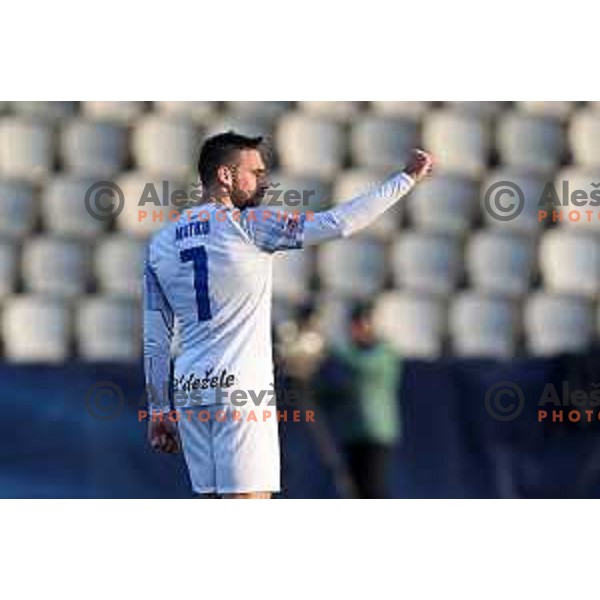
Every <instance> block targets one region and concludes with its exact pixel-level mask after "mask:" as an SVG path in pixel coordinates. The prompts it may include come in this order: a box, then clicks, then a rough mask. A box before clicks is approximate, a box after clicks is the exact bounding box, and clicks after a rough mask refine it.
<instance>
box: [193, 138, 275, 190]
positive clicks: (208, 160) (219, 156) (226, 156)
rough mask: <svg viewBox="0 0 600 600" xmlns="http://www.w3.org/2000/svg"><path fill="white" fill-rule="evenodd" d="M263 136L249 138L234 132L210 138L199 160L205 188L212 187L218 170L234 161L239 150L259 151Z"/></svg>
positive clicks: (199, 169) (201, 151)
mask: <svg viewBox="0 0 600 600" xmlns="http://www.w3.org/2000/svg"><path fill="white" fill-rule="evenodd" d="M262 143H263V138H262V136H258V137H247V136H245V135H241V134H239V133H235V132H234V131H227V132H226V133H219V134H218V135H214V136H213V137H210V138H208V139H207V140H206V141H205V142H204V145H203V146H202V149H201V150H200V157H199V158H198V175H200V181H201V182H202V185H203V186H209V185H211V184H212V183H213V182H214V180H215V177H216V175H217V169H218V168H219V167H220V166H221V165H223V164H227V163H229V162H230V161H232V160H233V159H234V156H235V153H236V152H238V151H239V150H259V149H260V146H261V144H262Z"/></svg>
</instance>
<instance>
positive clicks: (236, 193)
mask: <svg viewBox="0 0 600 600" xmlns="http://www.w3.org/2000/svg"><path fill="white" fill-rule="evenodd" d="M266 193H267V189H266V188H258V189H256V190H254V191H253V192H246V191H244V190H240V189H239V188H234V189H233V190H231V201H232V203H233V204H234V206H235V207H236V208H239V209H240V210H244V209H245V208H255V207H257V206H259V205H260V204H261V202H262V201H263V199H264V197H265V194H266Z"/></svg>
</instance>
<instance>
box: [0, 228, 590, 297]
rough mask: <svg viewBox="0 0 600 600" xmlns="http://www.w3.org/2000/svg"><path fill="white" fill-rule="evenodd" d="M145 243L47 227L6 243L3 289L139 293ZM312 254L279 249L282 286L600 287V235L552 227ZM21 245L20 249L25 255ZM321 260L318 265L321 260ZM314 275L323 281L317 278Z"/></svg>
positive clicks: (582, 291)
mask: <svg viewBox="0 0 600 600" xmlns="http://www.w3.org/2000/svg"><path fill="white" fill-rule="evenodd" d="M144 248H145V246H144V243H143V242H142V241H140V240H136V239H135V238H131V237H128V236H124V235H120V234H113V235H109V236H105V237H104V238H102V240H101V241H100V242H99V243H98V244H97V245H96V246H94V247H93V248H92V247H90V246H89V245H87V244H85V243H80V242H77V241H74V240H69V239H62V238H56V237H52V236H48V235H40V236H36V237H31V238H28V239H27V241H26V242H25V243H24V244H23V245H22V248H21V249H20V252H19V251H18V249H17V247H16V246H15V245H14V244H11V243H7V242H2V243H0V294H1V295H8V294H11V293H14V292H15V290H16V289H17V286H18V282H19V276H20V279H21V280H22V283H23V288H24V289H25V290H26V291H28V292H34V293H40V294H50V295H53V296H63V297H72V296H76V295H78V294H83V293H85V292H86V291H87V290H89V289H90V284H91V283H92V282H96V284H97V287H98V288H99V289H100V290H102V291H105V292H108V293H112V294H117V295H123V296H128V297H136V296H139V293H140V288H141V283H140V280H141V265H142V263H143V257H144ZM315 253H316V259H317V260H316V261H315V258H314V256H313V253H311V252H310V251H308V250H306V251H304V252H289V253H286V254H279V255H278V256H277V257H276V261H275V268H274V293H275V295H276V296H278V297H281V298H284V299H287V300H290V301H304V300H306V299H307V297H308V295H309V294H310V293H311V291H312V290H313V289H314V288H315V287H317V288H318V287H321V288H323V289H325V290H327V291H331V292H334V293H337V294H342V295H347V296H351V297H368V296H372V295H374V294H376V293H378V292H379V291H381V290H382V289H384V288H385V287H386V283H387V281H388V280H389V279H390V278H391V283H392V284H393V285H394V286H396V287H398V288H400V289H405V290H413V291H417V292H426V293H432V294H448V293H450V292H452V291H453V290H454V289H457V288H460V287H461V282H462V281H463V280H466V282H467V285H468V286H469V287H472V288H473V289H475V290H477V291H480V292H486V293H494V294H500V295H506V296H519V295H523V294H526V293H527V292H528V291H529V290H530V289H531V288H532V287H534V285H535V277H536V276H537V275H538V274H537V273H536V253H537V255H538V256H539V260H538V265H539V275H540V276H541V282H542V284H543V287H544V288H545V289H546V290H548V291H553V292H560V293H567V294H577V295H582V296H587V297H591V298H594V297H595V296H598V295H600V239H598V237H597V236H592V235H581V234H579V233H574V232H570V231H562V230H560V229H551V230H549V231H548V232H547V233H546V234H545V235H544V236H543V237H542V238H541V241H540V244H539V247H538V248H537V249H536V246H535V244H533V243H532V240H531V239H530V238H528V237H523V236H518V235H512V234H507V233H505V232H495V231H490V230H480V231H478V232H476V233H474V234H472V235H471V236H469V238H468V239H467V240H466V242H463V240H462V239H461V238H459V237H457V236H448V235H440V234H430V233H420V232H416V231H407V232H405V233H403V234H402V235H401V236H400V237H398V239H397V240H396V241H394V242H393V243H392V244H391V245H386V244H382V243H380V242H378V241H375V240H372V239H365V238H356V239H350V240H344V241H342V242H333V243H329V244H326V245H323V246H321V247H320V248H319V249H318V250H317V251H316V252H315ZM19 254H20V256H19ZM315 262H316V264H315ZM316 276H318V282H317V283H319V284H320V285H313V282H314V281H315V278H316Z"/></svg>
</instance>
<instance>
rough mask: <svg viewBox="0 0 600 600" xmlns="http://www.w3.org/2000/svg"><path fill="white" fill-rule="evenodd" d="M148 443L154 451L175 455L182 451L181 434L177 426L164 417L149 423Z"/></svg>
mask: <svg viewBox="0 0 600 600" xmlns="http://www.w3.org/2000/svg"><path fill="white" fill-rule="evenodd" d="M148 441H149V442H150V446H151V447H152V449H153V450H157V451H158V452H166V453H167V454H175V453H177V452H179V451H180V449H181V444H180V442H179V434H178V432H177V425H176V424H175V423H173V422H171V421H169V420H168V418H167V415H163V419H162V420H158V419H157V420H155V421H154V420H152V419H150V420H149V421H148Z"/></svg>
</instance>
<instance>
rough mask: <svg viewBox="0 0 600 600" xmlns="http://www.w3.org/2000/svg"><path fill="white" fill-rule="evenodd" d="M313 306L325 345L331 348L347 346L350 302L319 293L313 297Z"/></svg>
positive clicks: (325, 293)
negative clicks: (315, 309) (315, 308)
mask: <svg viewBox="0 0 600 600" xmlns="http://www.w3.org/2000/svg"><path fill="white" fill-rule="evenodd" d="M315 306H316V307H317V314H318V323H319V327H320V330H321V331H322V332H323V335H324V336H325V340H326V341H327V343H328V344H329V345H331V346H332V347H341V346H344V345H345V344H347V343H348V342H349V324H350V310H351V307H352V301H351V300H349V299H348V298H345V297H343V296H339V295H337V294H331V293H327V292H321V293H319V294H318V295H317V296H315Z"/></svg>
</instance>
